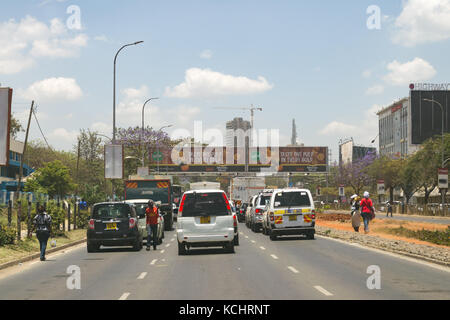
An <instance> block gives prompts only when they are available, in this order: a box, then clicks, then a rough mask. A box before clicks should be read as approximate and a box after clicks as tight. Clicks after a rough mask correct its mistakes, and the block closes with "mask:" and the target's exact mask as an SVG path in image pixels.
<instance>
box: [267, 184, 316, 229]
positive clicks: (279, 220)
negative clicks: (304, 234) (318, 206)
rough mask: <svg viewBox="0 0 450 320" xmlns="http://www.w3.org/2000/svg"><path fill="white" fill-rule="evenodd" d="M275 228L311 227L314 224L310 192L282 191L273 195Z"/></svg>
mask: <svg viewBox="0 0 450 320" xmlns="http://www.w3.org/2000/svg"><path fill="white" fill-rule="evenodd" d="M274 209H275V210H274V211H275V212H274V213H275V227H276V228H300V227H312V226H313V223H314V218H315V217H314V204H313V200H312V196H311V193H310V192H307V191H282V192H278V193H277V194H276V195H275V201H274Z"/></svg>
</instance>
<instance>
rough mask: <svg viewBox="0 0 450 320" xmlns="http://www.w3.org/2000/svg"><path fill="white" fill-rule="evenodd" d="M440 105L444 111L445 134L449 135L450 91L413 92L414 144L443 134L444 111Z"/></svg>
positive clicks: (412, 139)
mask: <svg viewBox="0 0 450 320" xmlns="http://www.w3.org/2000/svg"><path fill="white" fill-rule="evenodd" d="M426 100H434V101H436V102H435V103H433V102H430V101H426ZM439 104H441V105H442V107H443V109H444V133H449V132H450V130H449V128H450V91H439V90H436V91H422V90H411V143H412V144H422V143H424V142H425V141H426V140H428V139H430V138H432V137H434V136H438V135H439V136H440V135H441V134H442V110H441V107H440V106H439Z"/></svg>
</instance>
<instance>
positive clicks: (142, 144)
mask: <svg viewBox="0 0 450 320" xmlns="http://www.w3.org/2000/svg"><path fill="white" fill-rule="evenodd" d="M158 99H159V98H150V99H148V100H147V101H145V103H144V105H143V106H142V131H141V148H142V166H145V148H144V130H145V124H144V120H145V106H146V105H147V103H149V102H150V101H152V100H158Z"/></svg>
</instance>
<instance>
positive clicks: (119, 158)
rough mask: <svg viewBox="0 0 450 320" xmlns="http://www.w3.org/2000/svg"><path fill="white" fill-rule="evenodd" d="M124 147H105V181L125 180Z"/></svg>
mask: <svg viewBox="0 0 450 320" xmlns="http://www.w3.org/2000/svg"><path fill="white" fill-rule="evenodd" d="M123 161H124V152H123V145H106V146H105V179H123Z"/></svg>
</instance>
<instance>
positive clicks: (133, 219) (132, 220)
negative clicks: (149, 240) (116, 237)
mask: <svg viewBox="0 0 450 320" xmlns="http://www.w3.org/2000/svg"><path fill="white" fill-rule="evenodd" d="M135 226H136V219H135V218H130V229H133V228H134V227H135Z"/></svg>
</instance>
